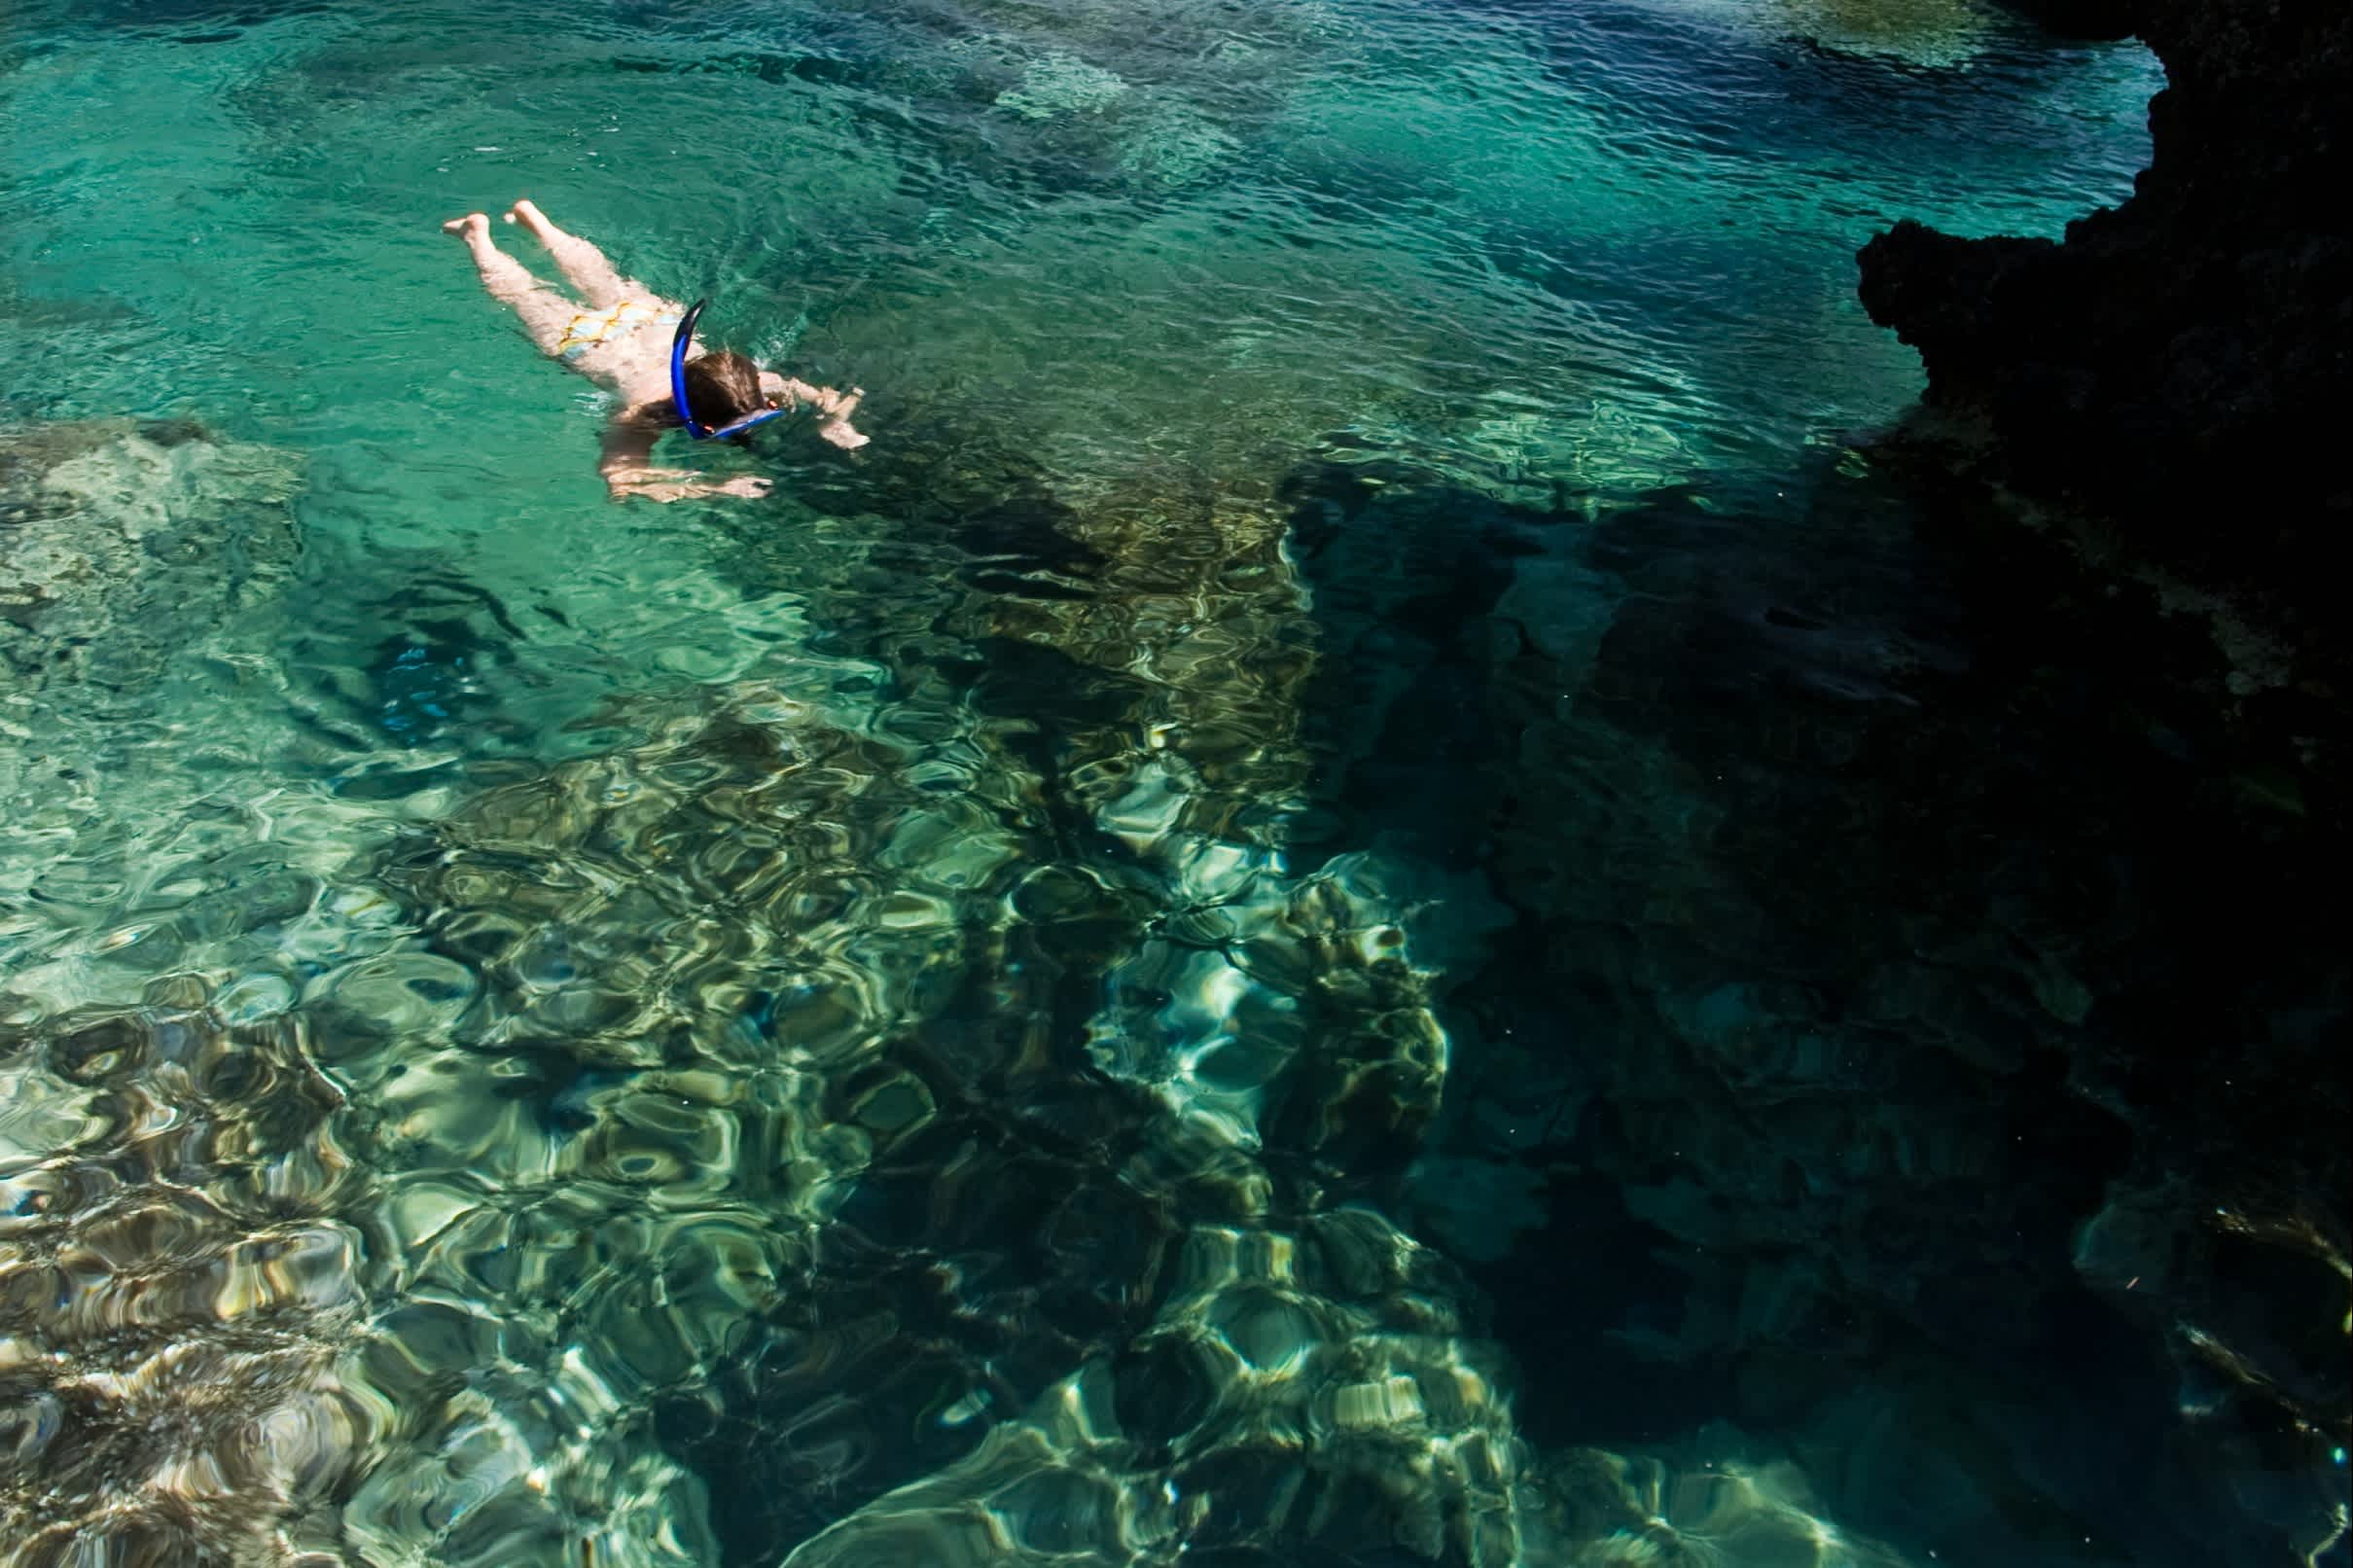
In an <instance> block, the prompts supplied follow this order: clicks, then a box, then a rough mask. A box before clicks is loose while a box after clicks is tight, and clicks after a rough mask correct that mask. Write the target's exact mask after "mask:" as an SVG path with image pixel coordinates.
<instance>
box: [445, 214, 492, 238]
mask: <svg viewBox="0 0 2353 1568" xmlns="http://www.w3.org/2000/svg"><path fill="white" fill-rule="evenodd" d="M442 232H443V233H445V234H455V235H456V236H457V237H458V238H460V239H463V240H466V241H468V242H472V241H474V240H477V239H481V238H483V237H484V236H486V235H487V234H488V233H489V232H490V220H489V218H488V217H487V216H486V215H485V214H482V213H480V212H469V213H467V214H466V215H465V216H464V217H463V218H452V219H450V220H449V221H448V222H447V223H446V224H444V225H442Z"/></svg>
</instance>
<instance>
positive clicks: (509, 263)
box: [442, 212, 580, 354]
mask: <svg viewBox="0 0 2353 1568" xmlns="http://www.w3.org/2000/svg"><path fill="white" fill-rule="evenodd" d="M442 230H443V232H445V233H451V234H455V235H456V236H457V237H458V238H460V239H462V240H464V241H465V242H466V249H468V250H470V251H472V252H473V253H474V266H475V268H476V270H478V271H480V272H481V275H482V287H483V288H485V289H488V290H489V291H490V298H491V299H493V300H496V301H498V302H499V303H501V304H504V305H507V306H509V307H511V308H512V309H513V310H514V311H515V313H516V314H517V315H518V316H520V317H521V318H522V323H523V331H525V332H527V333H529V334H530V335H531V340H532V341H533V342H535V343H537V344H538V345H539V350H540V352H541V353H543V354H553V353H554V352H555V349H556V346H557V345H558V344H560V343H561V342H562V341H563V340H564V330H565V329H566V328H568V327H570V326H571V325H572V318H573V317H574V316H576V315H578V314H579V313H580V311H579V308H578V307H577V306H575V305H574V304H573V303H572V302H571V301H569V300H567V299H565V298H564V297H563V296H562V295H560V294H558V293H556V292H555V291H554V290H553V289H543V288H541V287H540V286H539V283H538V282H537V280H535V279H534V278H533V277H532V276H531V274H530V273H529V272H526V271H524V270H523V264H522V263H520V262H518V261H517V260H516V259H515V258H514V257H512V256H510V255H508V254H507V253H506V252H505V251H503V250H500V249H499V248H498V247H497V246H496V245H493V244H491V243H490V220H489V219H488V218H486V217H484V216H483V215H482V214H481V213H479V212H476V213H469V214H468V215H466V216H465V217H463V218H452V219H450V220H449V221H448V222H447V223H446V224H444V225H442Z"/></svg>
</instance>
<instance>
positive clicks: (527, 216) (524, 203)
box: [507, 196, 563, 239]
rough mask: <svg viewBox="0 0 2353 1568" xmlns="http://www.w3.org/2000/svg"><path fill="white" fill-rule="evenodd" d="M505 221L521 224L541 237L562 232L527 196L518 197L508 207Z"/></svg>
mask: <svg viewBox="0 0 2353 1568" xmlns="http://www.w3.org/2000/svg"><path fill="white" fill-rule="evenodd" d="M507 222H509V223H518V224H521V225H522V226H523V227H524V228H526V229H528V230H530V231H531V232H533V233H535V234H537V235H539V236H540V237H541V238H543V239H545V238H546V237H547V236H548V235H550V234H555V233H561V232H563V231H562V230H560V229H557V228H556V227H555V226H554V225H553V224H552V223H550V222H549V221H548V215H547V214H546V213H544V212H542V211H540V210H539V208H538V206H537V205H536V204H534V203H533V202H532V200H531V199H530V198H529V197H528V196H524V197H520V198H518V199H517V201H516V203H515V205H514V206H513V207H511V208H509V209H508V211H507Z"/></svg>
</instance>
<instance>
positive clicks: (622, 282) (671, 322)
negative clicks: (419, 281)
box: [442, 201, 868, 501]
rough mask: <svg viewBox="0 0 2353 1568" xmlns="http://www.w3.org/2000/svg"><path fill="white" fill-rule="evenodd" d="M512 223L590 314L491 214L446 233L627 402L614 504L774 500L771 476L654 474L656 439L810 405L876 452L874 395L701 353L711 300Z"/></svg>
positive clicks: (829, 425)
mask: <svg viewBox="0 0 2353 1568" xmlns="http://www.w3.org/2000/svg"><path fill="white" fill-rule="evenodd" d="M507 222H509V223H519V224H521V225H522V226H523V227H524V228H526V229H528V230H530V231H531V232H532V233H534V234H536V235H538V236H539V240H540V243H541V244H543V245H545V246H547V248H548V254H549V255H550V256H551V257H553V259H554V262H555V265H556V267H558V268H560V269H561V270H562V272H563V275H564V278H565V281H567V282H569V283H570V284H571V285H572V287H573V288H575V289H577V290H579V291H580V293H581V296H582V297H583V298H584V299H585V300H586V301H587V302H588V303H587V306H586V308H583V307H582V306H580V305H577V304H575V303H572V302H571V301H570V300H567V299H565V298H564V297H563V296H562V295H560V294H558V293H556V292H555V291H554V290H553V289H551V288H545V287H543V286H541V284H540V283H539V281H538V280H537V279H535V278H533V277H532V276H531V274H530V273H529V272H527V271H525V270H524V269H523V265H522V264H521V263H520V262H518V261H517V260H516V259H515V258H514V257H512V256H509V255H508V254H507V253H506V252H505V251H502V250H500V249H499V248H498V247H497V246H496V245H494V244H492V243H491V242H490V220H489V219H488V218H487V217H485V216H484V215H483V214H481V213H479V212H476V213H470V214H468V215H467V216H465V217H463V218H452V219H450V220H449V221H448V222H447V223H446V224H444V225H442V230H443V232H445V233H450V234H455V235H456V236H457V237H458V238H460V239H462V240H464V241H465V242H466V248H467V250H469V251H471V252H472V253H473V256H474V265H475V267H476V268H477V269H479V270H480V271H481V278H482V287H483V288H485V289H488V290H489V291H490V297H491V298H492V299H494V300H497V301H500V302H501V303H505V304H507V305H509V306H512V307H513V309H514V311H515V313H516V314H517V316H519V317H521V318H522V324H523V330H524V331H526V332H528V333H529V334H530V335H531V340H532V341H533V342H535V343H537V344H538V345H539V346H540V348H541V350H542V351H543V352H545V353H546V354H548V355H549V356H550V357H551V358H553V359H558V360H561V361H562V362H563V363H564V364H566V365H568V366H570V367H571V368H572V369H574V370H576V371H578V372H580V374H583V375H586V376H587V377H588V379H590V380H592V381H596V382H599V383H601V384H603V385H605V386H608V387H610V388H612V389H613V391H614V392H615V393H616V394H618V395H619V396H620V398H621V400H622V406H621V410H620V411H619V412H618V413H616V414H614V416H613V419H612V422H611V423H610V424H608V425H607V426H606V427H605V434H604V454H603V456H602V458H601V459H599V461H598V462H597V465H596V471H597V472H598V473H599V474H601V475H603V476H604V481H605V486H606V488H607V489H608V490H610V491H611V492H612V494H613V496H614V497H615V499H617V500H618V499H622V498H624V497H627V496H632V495H642V496H644V497H646V498H647V499H648V500H652V501H679V500H684V499H686V498H687V497H689V496H705V495H744V496H758V495H766V494H767V492H768V481H767V480H764V479H755V478H751V477H749V476H746V477H743V478H739V479H732V480H728V481H723V482H711V481H704V480H701V479H698V478H696V476H695V474H694V473H693V472H692V471H690V470H686V469H676V468H656V467H654V466H652V464H653V457H654V443H655V442H656V441H657V440H658V439H660V436H661V434H662V432H664V431H666V430H671V429H675V428H678V427H680V426H683V427H685V429H686V432H687V434H689V435H690V436H693V437H694V438H695V440H696V441H705V440H711V439H719V440H729V439H732V438H734V437H737V436H741V435H743V434H744V433H745V432H746V431H749V430H751V429H752V428H753V427H754V426H756V425H762V424H766V423H767V421H768V420H770V419H775V418H778V417H781V416H782V415H784V414H787V413H790V412H792V411H793V410H795V409H797V408H799V407H800V406H801V405H802V404H804V403H805V404H807V405H808V406H809V407H811V408H813V409H815V410H817V411H818V412H819V413H820V414H821V415H823V419H822V421H821V422H820V423H819V424H818V426H817V434H818V435H820V436H822V437H824V438H825V439H826V440H827V441H830V442H832V443H833V444H834V445H837V446H840V447H844V448H855V447H859V446H863V445H866V443H867V440H868V438H867V437H865V436H862V435H860V434H859V433H858V432H857V431H856V430H854V429H852V428H851V427H850V422H849V416H850V413H851V411H852V410H855V409H856V408H857V407H858V400H859V399H860V398H862V397H864V396H865V393H864V392H862V391H860V390H859V389H857V388H855V387H853V388H851V389H850V390H849V391H847V392H838V391H836V390H835V389H834V388H832V387H830V386H811V385H809V383H808V382H806V381H802V380H796V379H795V378H793V377H792V376H789V375H781V374H777V373H776V372H774V371H764V370H762V369H761V368H760V367H759V366H758V365H756V364H754V363H753V362H752V361H751V360H749V359H747V358H745V357H744V356H743V355H741V354H738V353H736V352H734V351H733V350H731V349H724V348H723V349H719V350H717V351H715V352H712V353H707V354H695V353H694V338H695V316H696V315H698V314H699V313H700V312H701V310H702V306H701V305H700V304H697V305H695V308H694V309H693V310H689V309H687V308H685V307H684V306H682V305H680V304H678V303H674V302H672V301H669V300H664V299H663V298H661V296H660V295H658V294H656V293H654V292H653V291H652V290H651V289H648V288H647V287H646V286H645V285H644V284H642V283H637V282H634V281H632V280H630V279H628V278H624V277H623V276H622V275H621V274H620V273H619V272H617V271H615V270H614V269H613V264H612V263H611V262H609V261H607V260H606V259H605V254H604V252H602V251H600V250H598V249H597V248H596V247H595V246H594V245H591V244H589V243H588V241H587V240H585V239H582V238H580V237H579V236H578V235H576V234H569V233H566V232H564V231H563V230H561V229H558V228H556V227H555V225H554V224H553V223H551V222H549V221H548V217H547V215H546V214H545V213H543V212H541V211H540V210H539V208H537V207H535V206H533V205H532V204H531V203H530V202H528V201H517V202H516V203H515V209H514V210H513V211H512V212H510V213H508V214H507ZM690 355H692V356H693V357H689V356H690Z"/></svg>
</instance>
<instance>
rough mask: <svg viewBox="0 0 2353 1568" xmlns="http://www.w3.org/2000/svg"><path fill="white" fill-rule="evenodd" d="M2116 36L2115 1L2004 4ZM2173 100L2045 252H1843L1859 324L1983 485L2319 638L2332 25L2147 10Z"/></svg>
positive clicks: (2344, 40) (2339, 98) (2328, 508)
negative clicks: (1958, 442) (1993, 480)
mask: <svg viewBox="0 0 2353 1568" xmlns="http://www.w3.org/2000/svg"><path fill="white" fill-rule="evenodd" d="M2023 9H2024V10H2025V11H2026V12H2027V14H2028V15H2031V16H2035V17H2036V18H2038V19H2043V20H2046V21H2047V22H2048V23H2049V24H2051V25H2054V26H2058V27H2061V28H2063V29H2064V30H2067V31H2071V32H2076V33H2079V34H2092V35H2107V36H2113V35H2114V34H2115V33H2116V32H2121V30H2122V28H2121V26H2120V25H2119V23H2120V22H2121V19H2122V18H2121V17H2120V16H2119V15H2118V12H2119V11H2120V10H2121V8H2119V7H2115V6H2086V7H2075V6H2055V7H2054V6H2040V5H2030V6H2027V7H2024V8H2023ZM2131 11H2132V17H2131V30H2132V31H2134V32H2136V33H2137V34H2138V35H2139V36H2140V37H2141V38H2142V39H2143V40H2145V41H2146V42H2147V43H2148V44H2149V46H2150V48H2152V49H2153V50H2154V51H2156V53H2157V56H2158V57H2159V58H2160V59H2161V60H2163V61H2164V64H2165V68H2166V74H2167V77H2168V79H2169V83H2170V85H2169V86H2168V87H2167V88H2166V89H2165V90H2164V91H2162V92H2160V93H2158V94H2157V98H2156V99H2155V100H2154V101H2153V102H2152V103H2151V105H2150V130H2151V134H2152V141H2153V152H2152V159H2151V162H2150V166H2149V168H2148V169H2147V170H2145V171H2144V172H2143V173H2142V174H2141V175H2140V177H2139V178H2138V180H2137V181H2136V184H2135V191H2134V194H2133V196H2131V198H2130V199H2128V200H2126V201H2124V202H2123V203H2121V205H2119V206H2117V207H2114V208H2108V209H2103V210H2101V211H2099V212H2095V213H2092V214H2091V215H2089V216H2087V217H2086V218H2083V219H2081V220H2079V221H2077V222H2076V223H2073V224H2071V225H2069V226H2068V230H2067V235H2066V238H2065V240H2064V241H2063V242H2054V241H2051V240H2046V239H2024V238H2016V237H2007V236H1998V237H1993V238H1985V239H1961V238H1956V237H1954V236H1952V235H1949V234H1944V233H1940V232H1937V231H1935V230H1933V229H1929V228H1926V227H1924V226H1922V225H1920V224H1917V223H1912V222H1908V221H1907V222H1904V223H1900V224H1898V225H1897V226H1896V227H1895V228H1894V229H1893V230H1891V231H1889V232H1885V233H1882V234H1880V235H1878V236H1877V237H1875V238H1874V239H1872V241H1871V243H1870V244H1869V245H1867V246H1865V247H1864V249H1863V251H1862V253H1861V257H1860V260H1861V264H1862V290H1861V292H1862V297H1863V303H1864V304H1865V306H1866V307H1867V308H1868V309H1869V310H1870V312H1871V314H1872V319H1873V320H1874V321H1877V322H1878V323H1880V324H1881V325H1882V326H1887V327H1892V328H1894V329H1895V330H1896V332H1897V333H1898V335H1899V336H1901V337H1902V338H1903V339H1904V340H1905V341H1906V342H1907V343H1909V344H1911V345H1912V346H1913V347H1915V348H1917V349H1918V350H1919V352H1920V357H1921V360H1922V362H1923V363H1924V364H1925V366H1926V367H1927V371H1928V377H1929V390H1928V393H1927V398H1926V402H1927V405H1928V407H1929V409H1930V410H1934V411H1935V412H1936V413H1938V414H1940V415H1943V416H1948V417H1950V418H1951V419H1953V420H1954V421H1956V422H1957V423H1958V424H1959V425H1960V426H1961V427H1962V428H1963V430H1964V432H1966V433H1970V434H1974V435H1975V436H1976V437H1977V438H1978V439H1979V440H1980V441H1981V440H1983V439H1984V438H1986V437H1990V438H1991V454H1990V455H1991V458H1992V461H1991V464H1990V467H1991V469H1992V471H1993V472H1994V473H1995V474H1996V475H1997V476H1998V477H1999V478H2001V479H2002V480H2004V481H2007V482H2009V483H2012V484H2014V485H2016V486H2018V487H2020V488H2022V489H2025V490H2027V491H2029V492H2032V493H2035V494H2039V495H2050V496H2057V497H2061V498H2065V499H2067V500H2070V501H2072V502H2073V503H2075V504H2076V505H2078V506H2079V507H2081V508H2082V509H2084V510H2086V511H2087V512H2090V513H2093V514H2097V515H2104V516H2112V517H2117V518H2119V519H2120V520H2121V526H2122V528H2123V530H2124V531H2125V532H2126V534H2127V535H2128V537H2129V538H2130V540H2131V541H2132V543H2133V544H2134V545H2135V546H2136V547H2138V548H2140V549H2143V550H2145V551H2147V552H2148V553H2149V554H2150V555H2152V556H2154V557H2157V558H2158V559H2160V560H2163V561H2167V562H2172V563H2176V564H2180V565H2184V566H2189V567H2193V568H2196V569H2199V570H2201V571H2204V572H2207V573H2210V574H2214V575H2217V576H2219V577H2221V578H2223V579H2224V580H2226V581H2229V582H2233V583H2236V584H2241V585H2245V586H2248V587H2252V588H2260V589H2262V590H2264V592H2265V593H2266V595H2267V596H2269V597H2271V598H2273V599H2274V600H2275V601H2277V602H2278V603H2279V604H2280V606H2281V607H2282V608H2283V609H2286V610H2289V611H2297V612H2301V613H2302V614H2304V615H2305V616H2307V617H2310V618H2312V619H2313V620H2315V621H2317V620H2318V616H2317V606H2318V603H2319V595H2320V594H2321V593H2323V592H2325V591H2327V589H2326V588H2323V587H2322V585H2323V584H2325V583H2326V582H2328V578H2327V577H2325V576H2322V575H2317V574H2319V572H2320V571H2321V569H2322V568H2324V567H2325V566H2326V565H2327V564H2328V563H2329V562H2331V561H2333V560H2335V558H2336V552H2338V551H2339V549H2340V545H2339V542H2338V541H2339V537H2340V535H2341V532H2342V530H2343V528H2344V526H2345V524H2346V521H2347V514H2348V511H2353V485H2349V484H2348V482H2347V481H2346V477H2345V470H2344V467H2343V463H2342V460H2341V458H2340V456H2339V454H2338V451H2337V445H2336V443H2335V439H2334V424H2333V421H2334V420H2335V411H2334V410H2336V409H2338V408H2339V407H2341V406H2342V405H2343V404H2344V402H2345V401H2346V395H2347V391H2348V362H2347V357H2346V350H2347V347H2348V342H2349V340H2353V289H2349V288H2348V283H2349V282H2353V236H2349V235H2348V232H2347V228H2346V225H2345V223H2344V219H2343V214H2342V212H2341V210H2340V208H2339V207H2338V205H2337V203H2336V201H2335V198H2334V197H2332V196H2329V195H2327V194H2326V193H2329V192H2333V191H2336V190H2338V189H2340V188H2342V186H2343V185H2344V183H2345V163H2346V156H2347V151H2348V145H2349V144H2348V142H2347V139H2346V130H2347V125H2346V113H2347V104H2348V103H2353V94H2349V93H2348V92H2347V90H2346V88H2347V72H2348V68H2349V67H2353V11H2348V10H2347V9H2346V8H2345V7H2343V6H2341V5H2336V4H2330V3H2325V0H2284V3H2276V0H2228V3H2220V4H2206V3H2194V0H2146V3H2144V4H2139V5H2135V6H2133V7H2132V8H2131Z"/></svg>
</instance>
